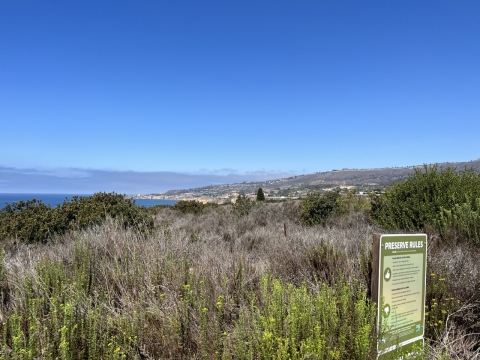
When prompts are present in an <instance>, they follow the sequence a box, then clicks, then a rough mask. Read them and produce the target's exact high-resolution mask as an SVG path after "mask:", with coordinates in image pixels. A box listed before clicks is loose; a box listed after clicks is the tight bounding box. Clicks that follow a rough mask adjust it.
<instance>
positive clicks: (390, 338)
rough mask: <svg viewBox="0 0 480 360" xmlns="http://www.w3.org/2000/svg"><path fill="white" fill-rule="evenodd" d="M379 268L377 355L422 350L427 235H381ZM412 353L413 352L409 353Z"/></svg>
mask: <svg viewBox="0 0 480 360" xmlns="http://www.w3.org/2000/svg"><path fill="white" fill-rule="evenodd" d="M378 254H379V256H378V260H379V268H378V314H377V315H378V316H377V319H378V329H379V341H378V354H379V359H381V358H382V357H383V356H382V355H384V354H386V353H389V352H390V351H393V350H400V349H398V348H399V347H401V352H402V353H404V350H405V351H407V353H408V352H409V351H410V350H408V349H412V348H413V345H418V346H420V347H423V336H424V334H425V288H426V267H427V235H425V234H416V235H404V234H402V235H381V236H380V241H379V253H378ZM411 351H413V350H411Z"/></svg>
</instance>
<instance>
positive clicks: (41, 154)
mask: <svg viewBox="0 0 480 360" xmlns="http://www.w3.org/2000/svg"><path fill="white" fill-rule="evenodd" d="M479 64H480V2H478V1H473V0H463V1H453V0H452V1H444V0H438V1H433V0H431V1H399V0H397V1H342V0H335V1H333V0H332V1H326V0H325V1H319V0H317V1H307V0H298V1H293V0H292V1H282V0H276V1H258V0H256V1H250V0H242V1H239V0H238V1H235V0H231V1H225V0H222V1H216V0H208V1H207V0H205V1H198V0H191V1H187V0H178V1H133V0H132V1H113V0H112V1H101V0H98V1H68V0H67V1H24V0H15V1H14V0H7V1H2V2H0V124H1V126H0V139H1V150H0V192H58V193H65V192H72V193H73V192H84V193H91V192H95V191H117V192H127V193H143V192H148V193H151V192H163V191H166V190H168V189H176V188H184V187H195V186H202V185H208V184H214V183H222V182H223V183H229V182H236V181H244V180H250V179H251V180H259V179H267V178H277V177H281V176H285V175H290V174H303V173H311V172H315V171H327V170H331V169H336V168H345V167H349V168H371V167H388V166H404V165H421V164H424V163H435V162H444V161H468V160H473V159H477V158H478V157H479V154H480V141H479V140H478V135H479V134H480V101H479V100H480V86H479V84H480V65H479ZM99 174H102V175H101V176H100V175H99ZM127 174H128V175H127ZM152 176H153V177H152ZM100 178H102V179H103V180H102V181H100V180H99V179H100ZM72 179H73V180H75V179H76V180H78V179H82V181H83V183H84V185H82V186H80V185H79V182H78V181H76V180H75V181H73V180H72ZM167 179H168V180H167ZM186 179H188V180H186Z"/></svg>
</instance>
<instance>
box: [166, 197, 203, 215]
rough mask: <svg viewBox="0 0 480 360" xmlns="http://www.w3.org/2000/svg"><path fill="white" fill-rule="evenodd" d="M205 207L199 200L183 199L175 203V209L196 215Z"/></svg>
mask: <svg viewBox="0 0 480 360" xmlns="http://www.w3.org/2000/svg"><path fill="white" fill-rule="evenodd" d="M204 207H205V205H204V204H203V203H201V202H200V201H197V200H181V201H179V202H177V203H175V205H173V208H174V209H175V210H180V211H181V212H182V213H184V214H195V215H198V214H200V213H201V212H202V211H203V209H204Z"/></svg>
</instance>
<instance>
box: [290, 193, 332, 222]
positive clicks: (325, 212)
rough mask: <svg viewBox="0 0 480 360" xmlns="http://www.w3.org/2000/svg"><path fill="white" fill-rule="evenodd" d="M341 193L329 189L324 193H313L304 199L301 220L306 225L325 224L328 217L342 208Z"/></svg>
mask: <svg viewBox="0 0 480 360" xmlns="http://www.w3.org/2000/svg"><path fill="white" fill-rule="evenodd" d="M339 199H340V194H339V192H338V191H329V192H327V193H326V194H324V195H320V194H316V193H312V194H308V195H307V197H306V198H305V199H303V202H302V207H301V209H300V214H299V215H300V222H301V223H302V225H304V226H314V225H325V223H326V221H327V219H328V218H330V217H331V216H333V215H334V214H336V213H338V212H339V210H340V201H339Z"/></svg>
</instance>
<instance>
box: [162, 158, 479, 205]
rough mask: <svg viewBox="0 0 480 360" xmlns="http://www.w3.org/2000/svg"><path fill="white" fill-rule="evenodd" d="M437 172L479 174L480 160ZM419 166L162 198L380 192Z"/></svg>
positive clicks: (340, 173) (321, 175) (216, 188)
mask: <svg viewBox="0 0 480 360" xmlns="http://www.w3.org/2000/svg"><path fill="white" fill-rule="evenodd" d="M438 166H439V167H440V168H447V167H450V168H456V169H457V171H462V170H464V169H465V168H467V169H473V170H475V171H476V172H480V159H477V160H473V161H468V162H445V163H441V164H438ZM416 167H420V168H421V167H423V165H419V166H409V167H394V168H379V169H342V170H332V171H326V172H316V173H313V174H306V175H298V176H292V177H289V178H283V179H276V180H269V181H263V182H244V183H240V184H226V185H212V186H205V187H201V188H195V189H183V190H170V191H168V192H166V193H164V194H162V195H164V196H165V197H182V198H183V197H190V198H191V197H193V198H195V197H207V198H219V197H227V195H228V194H230V195H231V196H234V195H235V194H237V193H241V192H243V193H245V194H252V193H255V192H256V190H257V189H258V188H259V187H261V188H263V190H264V191H266V193H267V194H268V195H270V196H303V195H305V194H306V193H308V192H311V191H321V190H327V189H331V188H335V187H345V188H348V187H356V188H357V189H358V190H359V191H372V190H383V189H385V188H386V187H388V186H391V185H393V184H394V183H396V182H399V181H403V180H405V179H407V178H408V176H409V174H410V173H412V172H413V171H414V168H416Z"/></svg>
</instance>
